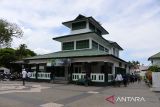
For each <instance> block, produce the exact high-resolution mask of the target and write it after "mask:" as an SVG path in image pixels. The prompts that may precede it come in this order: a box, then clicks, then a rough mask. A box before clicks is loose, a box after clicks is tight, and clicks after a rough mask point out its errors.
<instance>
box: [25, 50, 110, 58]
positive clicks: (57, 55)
mask: <svg viewBox="0 0 160 107" xmlns="http://www.w3.org/2000/svg"><path fill="white" fill-rule="evenodd" d="M100 55H108V53H106V52H104V51H98V50H93V49H86V50H76V51H75V50H73V51H59V52H54V53H50V54H44V55H37V56H34V57H29V58H25V59H26V60H27V59H28V60H29V59H30V60H31V59H51V58H71V57H84V56H100Z"/></svg>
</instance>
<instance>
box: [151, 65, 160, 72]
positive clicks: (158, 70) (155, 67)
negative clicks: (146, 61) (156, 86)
mask: <svg viewBox="0 0 160 107" xmlns="http://www.w3.org/2000/svg"><path fill="white" fill-rule="evenodd" d="M148 70H149V71H152V72H160V68H159V67H158V66H150V67H149V68H148Z"/></svg>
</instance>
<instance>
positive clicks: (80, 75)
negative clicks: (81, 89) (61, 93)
mask: <svg viewBox="0 0 160 107" xmlns="http://www.w3.org/2000/svg"><path fill="white" fill-rule="evenodd" d="M85 76H86V74H85V73H73V74H72V81H77V80H79V79H84V78H85Z"/></svg>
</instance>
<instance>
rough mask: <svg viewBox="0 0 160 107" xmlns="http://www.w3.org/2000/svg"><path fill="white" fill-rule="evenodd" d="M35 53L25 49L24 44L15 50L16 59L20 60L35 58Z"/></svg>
mask: <svg viewBox="0 0 160 107" xmlns="http://www.w3.org/2000/svg"><path fill="white" fill-rule="evenodd" d="M35 55H36V53H34V52H33V51H31V50H30V49H27V46H26V45H25V44H21V45H20V46H19V48H18V49H17V50H16V56H18V59H19V60H21V59H23V58H26V57H31V56H35Z"/></svg>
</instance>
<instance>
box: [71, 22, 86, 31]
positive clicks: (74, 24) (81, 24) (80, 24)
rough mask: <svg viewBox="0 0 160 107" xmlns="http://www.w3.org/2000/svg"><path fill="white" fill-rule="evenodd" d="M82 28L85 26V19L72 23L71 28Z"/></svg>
mask: <svg viewBox="0 0 160 107" xmlns="http://www.w3.org/2000/svg"><path fill="white" fill-rule="evenodd" d="M84 28H86V21H81V22H77V23H72V30H78V29H84Z"/></svg>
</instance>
